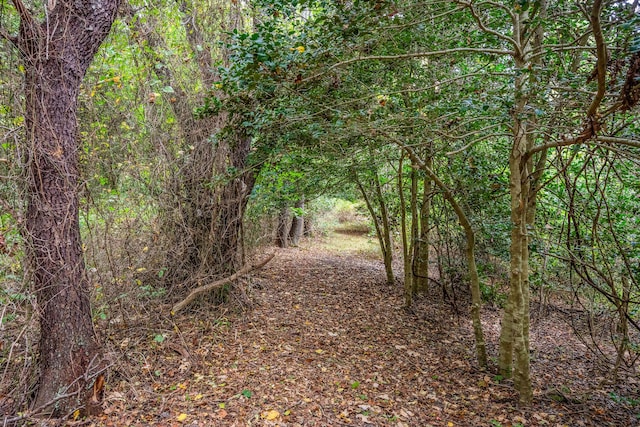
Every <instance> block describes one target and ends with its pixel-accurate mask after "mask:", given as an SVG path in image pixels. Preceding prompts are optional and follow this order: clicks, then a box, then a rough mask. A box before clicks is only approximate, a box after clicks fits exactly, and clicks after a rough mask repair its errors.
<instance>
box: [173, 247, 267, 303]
mask: <svg viewBox="0 0 640 427" xmlns="http://www.w3.org/2000/svg"><path fill="white" fill-rule="evenodd" d="M274 256H276V254H271V255H269V256H268V257H267V258H265V259H264V260H262V261H260V262H259V263H258V264H248V265H246V266H244V267H243V268H241V269H240V270H239V271H237V272H235V273H234V274H232V275H231V276H229V277H225V278H224V279H220V280H216V281H215V282H213V283H209V284H208V285H204V286H199V287H197V288H196V289H194V290H193V291H191V293H190V294H189V295H187V297H186V298H185V299H183V300H182V301H180V302H179V303H177V304H176V305H174V306H173V308H172V309H171V315H172V316H174V315H175V314H176V313H177V312H179V311H180V310H182V309H183V308H185V307H186V306H187V305H189V304H191V303H192V302H193V300H194V299H196V297H198V296H199V295H202V294H204V293H206V292H209V291H211V290H213V289H217V288H221V287H223V286H224V285H226V284H227V283H229V282H231V281H233V280H236V279H237V278H239V277H242V276H244V275H246V274H248V273H251V272H252V271H254V270H258V269H260V268H262V267H264V266H265V265H267V263H268V262H269V261H271V260H272V259H273V257H274Z"/></svg>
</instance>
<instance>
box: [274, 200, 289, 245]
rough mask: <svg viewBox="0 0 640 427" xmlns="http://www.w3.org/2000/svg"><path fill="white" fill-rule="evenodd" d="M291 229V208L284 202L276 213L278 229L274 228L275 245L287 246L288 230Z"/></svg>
mask: <svg viewBox="0 0 640 427" xmlns="http://www.w3.org/2000/svg"><path fill="white" fill-rule="evenodd" d="M290 229H291V210H290V209H289V206H287V205H286V204H285V205H284V206H283V207H282V209H280V213H279V214H278V229H277V230H276V246H278V247H279V248H288V247H289V230H290Z"/></svg>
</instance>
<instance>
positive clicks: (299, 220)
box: [289, 196, 304, 246]
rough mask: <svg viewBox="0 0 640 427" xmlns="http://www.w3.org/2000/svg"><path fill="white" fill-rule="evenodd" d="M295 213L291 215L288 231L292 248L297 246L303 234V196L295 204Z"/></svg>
mask: <svg viewBox="0 0 640 427" xmlns="http://www.w3.org/2000/svg"><path fill="white" fill-rule="evenodd" d="M295 208H296V210H297V211H296V212H294V213H293V219H292V221H291V230H290V231H289V240H290V241H291V244H292V245H293V246H298V244H299V243H300V238H301V237H302V234H303V233H304V215H302V213H303V210H304V196H300V199H299V200H298V201H297V202H296V204H295Z"/></svg>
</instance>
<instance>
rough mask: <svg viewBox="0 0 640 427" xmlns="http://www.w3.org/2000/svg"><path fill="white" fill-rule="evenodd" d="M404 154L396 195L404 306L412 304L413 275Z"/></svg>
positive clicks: (399, 168)
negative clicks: (405, 189)
mask: <svg viewBox="0 0 640 427" xmlns="http://www.w3.org/2000/svg"><path fill="white" fill-rule="evenodd" d="M403 165H404V153H402V152H401V153H400V161H399V162H398V194H399V196H400V234H401V236H402V261H403V266H404V306H405V307H407V308H409V307H411V304H413V274H412V273H411V254H412V252H413V251H412V248H411V237H410V236H408V235H407V203H406V202H405V198H404V178H403V176H404V174H403V169H402V168H403Z"/></svg>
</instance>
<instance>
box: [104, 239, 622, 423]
mask: <svg viewBox="0 0 640 427" xmlns="http://www.w3.org/2000/svg"><path fill="white" fill-rule="evenodd" d="M352 238H355V237H353V236H352ZM340 239H342V238H340ZM345 239H346V238H345ZM358 251H359V249H358V245H356V244H355V242H352V244H346V245H344V247H342V248H339V249H336V248H335V247H333V248H331V247H328V246H327V245H326V244H312V245H311V244H309V245H306V246H303V247H301V248H290V249H284V250H279V251H278V253H277V255H276V258H275V259H274V260H272V261H271V262H270V263H269V264H268V265H267V266H266V267H264V268H263V269H262V270H260V271H258V272H255V273H254V274H253V277H252V279H251V280H250V284H249V285H248V288H247V289H248V290H247V292H248V296H249V297H250V299H251V300H252V301H254V303H255V304H254V307H253V308H252V309H251V310H248V311H245V312H244V313H227V314H226V315H222V314H220V313H218V314H213V313H212V312H210V311H207V309H206V307H203V308H201V309H200V310H201V311H200V312H198V313H196V314H195V315H194V314H193V313H192V314H190V315H184V316H181V317H179V318H178V319H176V320H175V325H174V326H173V330H171V329H167V332H166V333H165V336H166V337H167V338H166V340H165V341H164V342H162V343H159V344H158V343H152V344H151V345H152V350H145V351H144V357H139V356H135V357H131V353H130V352H127V354H129V361H130V362H129V364H128V365H126V367H125V365H124V364H123V363H121V364H120V365H119V373H120V376H121V378H120V383H119V385H118V386H116V387H115V388H114V389H113V390H112V391H111V392H108V393H107V396H106V402H107V410H106V415H105V416H103V417H102V418H100V421H99V422H98V423H97V424H95V425H105V426H106V425H109V426H114V425H117V426H120V425H158V426H180V425H189V426H246V425H260V426H275V425H279V426H340V425H375V426H387V425H388V426H400V427H401V426H423V427H428V426H447V427H450V426H505V427H506V426H517V425H518V424H517V423H521V424H520V425H526V426H564V425H593V426H606V425H611V426H616V425H621V426H624V425H632V424H630V422H633V421H628V420H630V418H628V416H629V415H628V414H624V413H616V412H618V411H620V410H621V408H617V410H616V411H615V412H613V410H614V408H612V407H607V408H603V407H601V406H598V404H596V403H597V402H592V403H593V405H587V404H583V403H580V405H578V406H577V405H576V404H570V403H568V402H554V401H553V400H551V399H548V398H547V397H545V396H544V395H543V391H544V390H547V389H548V387H551V385H552V383H554V382H555V381H560V383H561V384H565V382H563V381H565V380H566V379H563V378H561V376H562V373H563V372H566V370H567V369H566V366H559V367H558V366H556V369H557V371H547V372H546V375H544V376H542V375H541V374H540V373H539V372H536V373H534V375H537V377H536V378H537V386H536V392H537V396H536V399H537V403H536V405H534V406H533V407H531V408H525V409H519V408H517V407H516V406H515V401H516V396H515V395H514V393H513V391H512V388H511V387H510V386H509V385H508V384H499V383H496V382H495V381H494V380H493V375H492V374H485V373H482V372H479V371H478V370H477V368H476V364H475V361H474V351H473V338H472V334H471V329H470V322H469V321H468V319H466V318H464V317H463V318H461V319H456V318H455V317H453V316H452V314H451V310H450V309H449V308H448V307H445V306H443V305H442V304H441V303H439V302H433V301H429V300H428V299H420V300H419V301H417V303H416V306H415V307H414V309H413V310H411V311H407V310H405V309H403V308H402V289H401V285H399V284H396V285H394V286H390V285H387V284H386V283H385V281H384V277H385V276H384V270H383V268H382V265H381V263H380V261H378V260H373V259H371V257H366V256H363V255H362V254H361V253H360V254H359V253H358ZM485 317H486V318H487V321H486V324H485V328H486V329H487V334H488V336H489V340H490V341H491V340H494V341H495V333H496V331H497V314H496V313H492V312H489V313H486V316H485ZM129 336H130V335H129ZM147 336H148V332H147ZM534 336H538V335H535V334H534ZM149 341H150V339H149V338H148V337H147V344H146V346H147V348H148V347H149V344H148V342H149ZM156 344H157V345H156ZM547 345H549V346H552V347H553V346H555V344H554V343H550V344H549V343H548V344H547ZM120 347H122V346H120ZM492 347H493V346H490V348H492ZM554 348H555V347H554ZM140 354H142V352H140ZM556 357H562V358H563V359H564V358H567V357H568V358H569V360H571V363H572V365H571V367H572V368H571V369H573V371H571V375H576V372H578V373H579V372H580V369H581V368H580V367H577V368H576V367H575V354H574V353H571V354H569V353H567V354H552V355H549V357H548V358H541V359H540V360H542V362H540V363H542V364H544V363H545V361H548V362H549V363H551V361H552V359H553V360H555V358H556ZM136 364H137V366H136ZM556 365H558V364H557V363H556ZM560 365H562V363H561V364H560ZM541 368H544V369H548V368H547V367H545V366H542V365H541ZM549 369H550V368H549ZM534 370H535V368H534ZM581 376H583V375H582V374H581ZM114 380H116V379H115V378H114V379H112V382H113V381H114ZM541 390H542V391H541ZM576 408H577V409H576ZM620 417H623V418H620ZM624 417H626V418H624ZM624 419H626V420H627V421H623V420H624Z"/></svg>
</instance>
